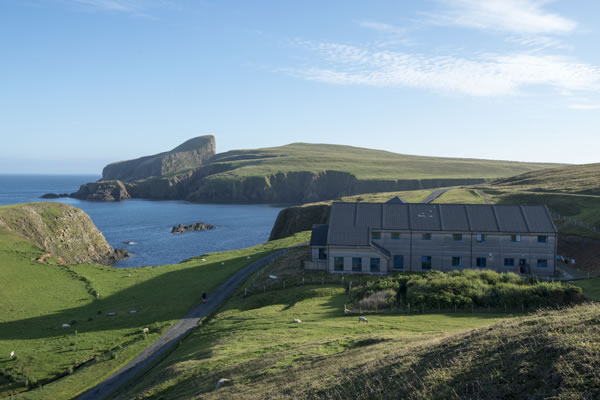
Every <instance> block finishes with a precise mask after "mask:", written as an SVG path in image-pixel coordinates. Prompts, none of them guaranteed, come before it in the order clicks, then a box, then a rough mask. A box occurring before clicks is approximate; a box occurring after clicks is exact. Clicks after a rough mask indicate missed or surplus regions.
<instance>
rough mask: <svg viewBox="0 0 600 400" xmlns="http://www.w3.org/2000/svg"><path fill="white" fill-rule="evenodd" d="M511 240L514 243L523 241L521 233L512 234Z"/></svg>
mask: <svg viewBox="0 0 600 400" xmlns="http://www.w3.org/2000/svg"><path fill="white" fill-rule="evenodd" d="M510 241H511V242H514V243H518V242H520V241H521V235H511V236H510Z"/></svg>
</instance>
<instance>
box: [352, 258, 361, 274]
mask: <svg viewBox="0 0 600 400" xmlns="http://www.w3.org/2000/svg"><path fill="white" fill-rule="evenodd" d="M352 271H354V272H360V271H362V258H360V257H352Z"/></svg>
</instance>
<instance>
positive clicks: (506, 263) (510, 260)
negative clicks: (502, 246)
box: [504, 258, 515, 267]
mask: <svg viewBox="0 0 600 400" xmlns="http://www.w3.org/2000/svg"><path fill="white" fill-rule="evenodd" d="M504 266H505V267H514V266H515V259H514V258H505V259H504Z"/></svg>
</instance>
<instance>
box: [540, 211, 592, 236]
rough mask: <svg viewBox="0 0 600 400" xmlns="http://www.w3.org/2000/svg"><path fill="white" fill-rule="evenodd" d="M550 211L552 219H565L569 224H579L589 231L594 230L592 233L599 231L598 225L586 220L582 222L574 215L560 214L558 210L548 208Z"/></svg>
mask: <svg viewBox="0 0 600 400" xmlns="http://www.w3.org/2000/svg"><path fill="white" fill-rule="evenodd" d="M549 211H550V215H551V216H552V219H554V220H558V221H565V222H567V223H569V224H573V225H575V226H579V227H581V228H584V229H587V230H588V231H590V232H594V233H598V232H600V227H598V226H596V225H594V224H589V223H587V222H583V221H581V220H578V219H577V218H574V217H568V216H565V215H560V214H559V213H558V212H556V211H554V210H552V209H549Z"/></svg>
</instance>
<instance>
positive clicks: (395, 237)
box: [392, 232, 400, 240]
mask: <svg viewBox="0 0 600 400" xmlns="http://www.w3.org/2000/svg"><path fill="white" fill-rule="evenodd" d="M392 240H400V232H392Z"/></svg>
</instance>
